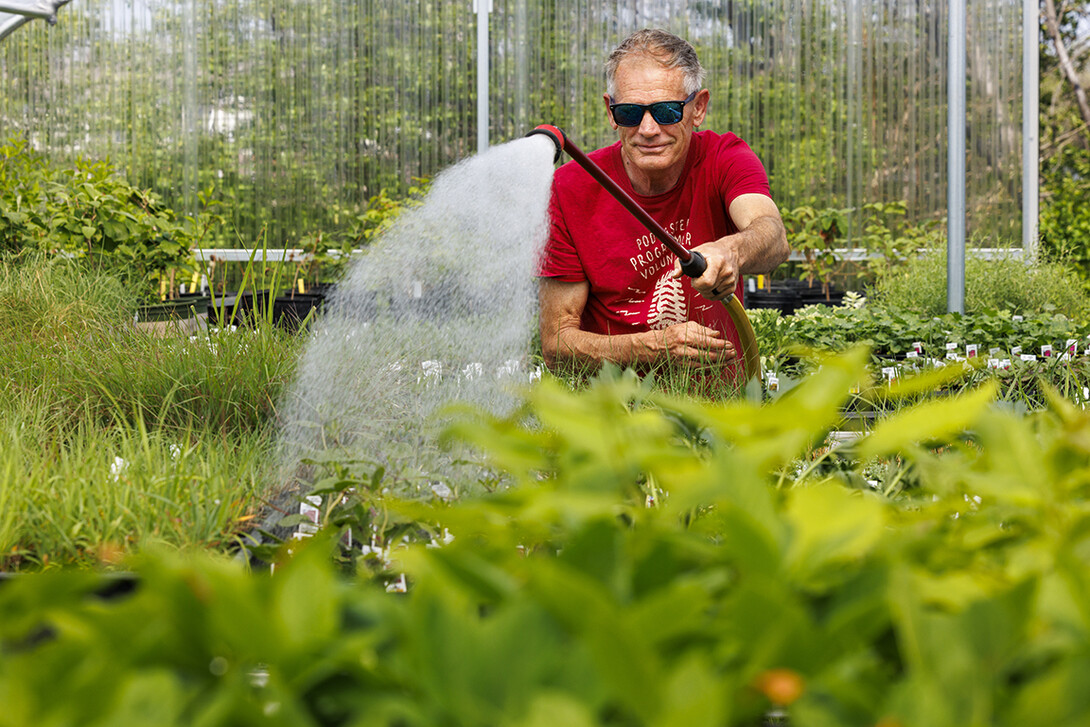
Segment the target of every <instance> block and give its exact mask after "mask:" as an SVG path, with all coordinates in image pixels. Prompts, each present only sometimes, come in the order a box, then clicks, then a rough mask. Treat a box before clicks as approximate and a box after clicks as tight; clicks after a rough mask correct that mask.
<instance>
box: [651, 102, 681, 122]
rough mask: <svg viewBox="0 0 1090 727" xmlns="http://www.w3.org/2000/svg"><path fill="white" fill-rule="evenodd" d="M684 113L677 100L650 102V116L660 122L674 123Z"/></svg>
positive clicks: (679, 119)
mask: <svg viewBox="0 0 1090 727" xmlns="http://www.w3.org/2000/svg"><path fill="white" fill-rule="evenodd" d="M683 115H684V112H683V111H682V106H681V104H680V103H678V102H677V101H663V102H662V103H656V104H651V118H653V119H654V120H655V121H656V122H657V123H660V124H676V123H677V122H679V121H681V117H682V116H683Z"/></svg>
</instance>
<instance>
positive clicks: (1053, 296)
mask: <svg viewBox="0 0 1090 727" xmlns="http://www.w3.org/2000/svg"><path fill="white" fill-rule="evenodd" d="M946 261H947V258H946V248H945V247H942V246H938V247H935V248H932V249H929V250H928V251H926V252H925V253H924V254H921V255H919V256H917V257H914V258H912V259H911V260H909V261H907V262H906V263H905V264H904V265H901V266H897V267H894V268H890V269H888V270H885V271H883V272H881V273H880V274H879V275H878V278H877V280H876V281H875V283H874V286H873V289H872V290H871V291H870V293H871V295H872V296H873V299H874V302H876V303H880V304H882V305H885V306H887V307H889V308H896V309H900V310H902V311H905V312H911V313H917V314H920V315H934V316H937V315H942V314H943V313H945V312H946V308H947V304H946V292H947V281H946ZM1002 310H1007V311H1011V312H1012V313H1014V314H1033V313H1060V314H1062V315H1065V316H1067V317H1068V318H1072V319H1077V318H1082V317H1085V316H1086V315H1087V313H1090V296H1088V295H1087V292H1086V289H1085V288H1084V286H1083V285H1082V282H1081V281H1080V280H1079V278H1078V276H1077V275H1076V274H1075V272H1074V271H1073V270H1071V268H1070V266H1068V265H1066V264H1064V262H1063V261H1059V260H1041V261H1038V262H1036V263H1033V264H1027V263H1025V262H1023V261H1022V260H1019V259H1016V258H1014V257H1013V256H1000V257H999V258H998V259H993V260H984V259H982V258H980V257H977V256H974V255H972V254H968V255H967V256H966V259H965V312H966V313H967V314H972V313H983V312H986V311H1002Z"/></svg>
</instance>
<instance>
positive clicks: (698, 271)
mask: <svg viewBox="0 0 1090 727" xmlns="http://www.w3.org/2000/svg"><path fill="white" fill-rule="evenodd" d="M689 255H690V257H689V259H688V260H687V261H685V262H683V263H681V272H683V273H685V274H686V275H688V276H689V277H690V278H699V277H700V276H701V275H703V274H704V271H705V270H707V269H708V261H707V260H705V259H704V256H703V255H701V254H700V253H698V252H697V251H696V250H689Z"/></svg>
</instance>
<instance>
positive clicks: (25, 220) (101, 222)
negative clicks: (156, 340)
mask: <svg viewBox="0 0 1090 727" xmlns="http://www.w3.org/2000/svg"><path fill="white" fill-rule="evenodd" d="M0 207H3V208H4V210H5V212H4V213H3V217H2V219H0V249H2V250H5V251H7V252H9V253H21V252H24V251H45V252H47V253H49V254H57V253H61V254H67V255H74V256H76V257H83V258H87V259H88V260H90V261H92V263H93V264H96V265H102V266H106V267H109V268H110V269H112V270H114V271H115V272H117V273H118V274H120V275H121V276H123V277H125V278H126V279H127V281H128V282H129V283H130V284H132V285H134V286H135V287H136V288H137V289H139V290H141V291H142V293H143V295H144V296H145V297H146V298H149V299H150V298H154V297H156V295H157V292H158V290H159V289H161V288H162V287H163V286H162V284H163V283H165V282H166V280H167V279H168V278H170V279H172V278H173V275H174V271H175V270H180V271H182V272H183V273H191V272H192V271H193V270H194V269H195V268H194V265H195V263H194V261H193V256H192V252H191V247H192V241H191V239H190V236H189V233H188V232H187V228H186V226H185V225H183V224H182V223H180V222H179V221H178V220H177V218H176V215H175V214H174V211H173V210H171V209H170V208H168V207H166V206H165V205H164V204H163V203H162V201H161V200H160V198H159V197H158V195H156V194H154V193H153V192H151V191H149V190H145V189H139V188H137V187H134V186H132V185H130V184H129V183H128V182H126V181H125V180H124V179H122V178H121V177H120V176H119V175H118V174H117V172H116V171H115V170H114V168H113V167H112V166H110V165H109V164H107V163H106V162H102V161H87V160H83V159H79V160H76V161H75V162H73V163H72V164H71V165H66V166H54V165H53V164H51V163H49V162H48V161H47V160H46V159H45V158H44V157H42V156H41V155H39V154H37V153H35V152H33V151H32V150H30V149H29V148H28V147H27V145H26V142H25V141H21V140H12V141H9V142H7V143H6V144H5V145H3V146H2V147H0Z"/></svg>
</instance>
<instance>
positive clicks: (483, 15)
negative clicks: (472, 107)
mask: <svg viewBox="0 0 1090 727" xmlns="http://www.w3.org/2000/svg"><path fill="white" fill-rule="evenodd" d="M473 12H475V13H477V153H478V154H480V153H481V152H482V151H484V150H485V149H487V148H488V15H489V13H491V12H492V0H473Z"/></svg>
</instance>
